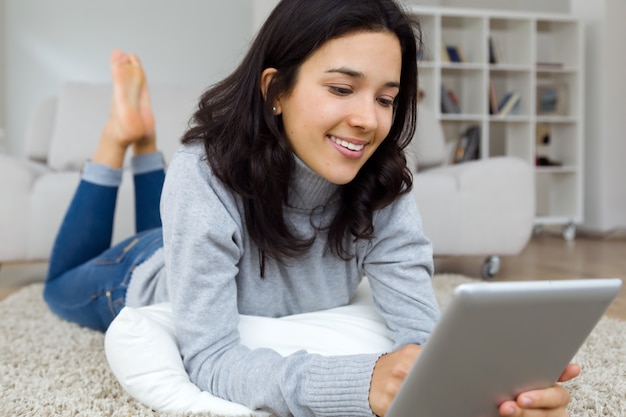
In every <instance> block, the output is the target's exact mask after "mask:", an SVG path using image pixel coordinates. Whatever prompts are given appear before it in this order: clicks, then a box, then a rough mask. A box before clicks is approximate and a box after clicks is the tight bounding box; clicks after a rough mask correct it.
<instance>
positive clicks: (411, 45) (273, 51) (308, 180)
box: [45, 0, 578, 417]
mask: <svg viewBox="0 0 626 417" xmlns="http://www.w3.org/2000/svg"><path fill="white" fill-rule="evenodd" d="M418 33H419V31H418V30H417V26H416V25H414V24H413V23H412V22H411V21H410V19H409V18H408V17H407V16H406V15H405V14H404V13H403V11H402V10H401V8H400V7H398V5H397V4H396V3H395V2H394V1H393V0H316V1H314V2H312V1H310V0H282V1H281V2H280V3H279V5H278V6H277V7H276V9H275V10H274V11H273V13H272V14H271V16H270V17H269V18H268V20H267V22H266V23H265V25H264V26H263V28H262V29H261V30H260V32H259V34H258V36H257V38H256V39H255V41H254V43H253V44H252V46H251V48H250V51H249V52H248V54H247V55H246V57H245V58H244V60H243V62H242V63H241V65H240V66H239V67H238V68H237V69H236V70H235V71H234V72H233V73H232V75H230V76H229V77H228V78H226V79H225V80H223V81H222V82H220V83H219V84H217V85H215V86H213V87H212V88H210V89H209V90H208V91H207V92H206V93H205V94H204V96H203V97H202V99H201V101H200V103H199V107H198V110H197V111H196V113H195V115H194V118H193V121H192V127H191V128H190V129H189V130H188V132H187V133H186V134H185V135H184V138H183V140H182V142H183V146H182V147H181V149H180V150H179V152H178V153H177V154H176V156H175V157H174V158H173V160H172V162H171V164H170V166H169V168H168V173H167V177H166V178H165V183H164V185H163V188H162V196H161V194H160V193H161V185H162V183H163V179H164V170H163V162H162V157H161V155H160V153H158V152H156V145H155V139H154V120H153V118H152V113H151V111H150V102H149V97H148V90H147V86H146V81H145V77H144V73H143V71H142V68H141V66H140V63H139V61H138V59H137V58H136V57H135V56H134V55H126V54H124V53H122V52H120V51H115V52H114V53H113V54H112V76H113V85H114V92H113V100H112V107H111V116H110V119H109V121H108V122H107V124H106V125H105V127H104V130H103V133H102V137H101V140H100V146H99V148H98V150H97V152H96V153H95V155H94V156H93V159H92V160H91V161H90V162H88V163H87V164H86V165H85V169H84V171H83V176H82V179H81V182H80V184H79V187H78V189H77V191H76V195H75V197H74V199H73V201H72V203H71V205H70V208H69V209H68V213H67V215H66V218H65V220H64V222H63V224H62V226H61V229H60V231H59V235H58V237H57V241H56V243H55V247H54V249H53V253H52V257H51V260H50V271H49V275H48V279H47V284H46V289H45V298H46V300H47V302H48V304H49V305H50V308H51V309H52V310H53V311H54V312H56V313H57V314H58V315H59V316H61V317H63V318H65V319H68V320H72V321H75V322H77V323H79V324H82V325H85V326H88V327H91V328H94V329H99V330H103V331H104V330H106V328H107V327H108V325H109V324H110V322H111V321H112V320H113V318H114V317H115V316H116V314H117V313H118V312H119V311H120V310H121V308H122V307H123V306H124V305H130V306H142V305H147V304H151V303H156V302H162V301H169V302H170V303H171V305H172V310H173V314H174V319H175V323H176V332H177V337H178V341H179V344H180V350H181V354H182V357H183V360H184V363H185V367H186V369H187V371H188V373H189V375H190V378H191V380H192V381H193V382H194V383H195V384H196V385H198V386H199V387H200V388H201V389H203V390H207V391H209V392H211V393H213V394H214V395H217V396H219V397H221V398H224V399H228V400H231V401H234V402H238V403H242V404H245V405H246V406H248V407H250V408H252V409H264V410H269V411H271V412H273V413H274V414H276V415H278V416H288V415H298V416H319V415H327V416H371V415H372V413H374V414H376V415H379V416H383V415H385V413H386V411H387V408H388V407H389V404H390V402H391V401H392V399H393V398H394V396H395V394H396V392H397V390H398V387H399V385H400V384H401V383H402V381H403V379H404V377H405V375H406V373H407V372H408V369H409V368H410V366H411V364H412V363H413V362H414V361H415V359H416V357H417V355H418V354H419V350H420V348H419V345H420V344H422V343H424V342H425V341H426V339H427V337H428V335H429V333H430V332H431V330H432V328H433V326H434V324H435V322H436V320H437V318H438V309H437V304H436V301H435V299H434V297H433V291H432V287H431V282H430V279H431V276H432V273H433V263H432V249H431V246H430V242H429V241H428V239H427V238H426V237H424V235H423V233H422V230H421V225H420V217H419V213H418V211H417V208H416V205H415V202H414V199H413V197H412V196H411V195H410V194H409V190H410V189H411V176H410V174H409V172H408V170H407V168H406V166H405V158H404V153H403V148H404V147H405V146H406V145H407V144H408V142H409V141H410V139H411V137H412V135H413V131H414V127H415V115H416V93H417V64H416V55H417V49H418V47H420V45H419V37H418V36H416V34H418ZM129 147H131V148H132V149H133V153H134V157H133V160H132V167H133V170H134V173H135V175H134V181H135V190H136V199H137V203H136V207H137V213H136V216H137V229H138V234H137V235H136V236H133V237H131V238H129V239H128V240H126V241H124V242H122V243H120V244H118V245H115V246H114V247H112V248H109V245H110V241H111V229H112V219H113V212H114V208H115V197H116V192H117V186H118V185H119V183H120V181H121V166H122V163H123V160H124V155H125V153H126V150H127V148H129ZM159 199H160V201H161V203H160V204H161V206H160V215H161V219H162V221H163V226H162V228H161V224H160V218H159V210H158V208H159V207H158V205H159ZM364 275H365V276H367V279H368V280H369V282H370V286H371V289H372V295H373V297H374V302H375V305H376V307H377V309H378V311H379V312H380V314H381V315H382V317H383V318H384V319H385V320H386V323H387V326H388V328H389V336H390V337H391V338H392V340H394V342H395V347H394V350H393V352H390V353H387V354H383V353H382V352H381V354H380V355H370V354H364V355H352V356H336V357H322V356H319V355H313V354H309V353H307V352H304V351H303V352H298V353H296V354H294V355H291V356H289V357H286V358H284V357H281V356H280V355H278V354H277V353H276V352H274V351H272V350H269V349H257V350H249V349H248V348H246V347H244V346H243V345H241V344H240V343H239V335H238V333H237V320H238V315H239V314H250V315H264V316H273V317H275V316H283V315H288V314H294V313H302V312H307V311H315V310H321V309H327V308H331V307H336V306H340V305H345V304H347V303H348V302H349V300H350V299H351V297H352V296H353V295H354V293H355V290H356V288H357V286H358V284H359V282H360V280H361V278H362V277H363V276H364ZM577 373H578V368H577V367H575V366H570V367H568V368H567V369H566V371H565V372H564V374H563V376H562V380H567V379H570V378H572V377H574V376H575V375H576V374H577ZM568 401H569V394H568V392H567V391H566V390H565V389H563V388H562V387H561V386H559V385H556V386H554V387H551V388H548V389H545V390H538V391H532V392H527V393H523V394H521V395H520V396H519V397H518V398H517V401H507V402H505V403H503V404H502V405H500V413H501V414H502V415H511V416H527V417H532V416H550V417H556V416H562V415H566V411H565V407H566V404H567V403H568Z"/></svg>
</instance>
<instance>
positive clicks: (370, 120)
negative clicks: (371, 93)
mask: <svg viewBox="0 0 626 417" xmlns="http://www.w3.org/2000/svg"><path fill="white" fill-rule="evenodd" d="M348 123H350V126H352V127H354V128H357V129H361V130H363V131H373V130H376V129H377V128H378V112H377V108H376V100H373V99H371V98H369V97H368V98H365V97H362V98H359V99H358V100H355V102H354V107H353V108H352V111H351V112H350V116H349V119H348Z"/></svg>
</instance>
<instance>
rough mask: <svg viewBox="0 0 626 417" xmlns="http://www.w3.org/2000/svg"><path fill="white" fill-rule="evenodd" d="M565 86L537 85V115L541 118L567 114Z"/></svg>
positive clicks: (558, 84)
mask: <svg viewBox="0 0 626 417" xmlns="http://www.w3.org/2000/svg"><path fill="white" fill-rule="evenodd" d="M566 104H567V85H565V84H560V83H557V84H554V85H538V86H537V114H538V115H541V116H565V115H566V114H567V106H566Z"/></svg>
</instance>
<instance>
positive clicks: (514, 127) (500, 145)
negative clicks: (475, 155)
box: [488, 121, 534, 161]
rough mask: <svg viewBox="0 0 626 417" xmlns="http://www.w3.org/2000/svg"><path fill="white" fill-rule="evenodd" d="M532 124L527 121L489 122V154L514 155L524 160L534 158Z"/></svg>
mask: <svg viewBox="0 0 626 417" xmlns="http://www.w3.org/2000/svg"><path fill="white" fill-rule="evenodd" d="M531 127H532V124H531V123H530V122H528V121H519V122H506V123H505V122H498V121H492V122H490V123H489V155H488V156H490V157H492V156H505V155H508V156H515V157H518V158H521V159H523V160H525V161H533V160H534V152H533V147H532V144H531V142H530V140H529V139H530V138H531V137H532V128H531Z"/></svg>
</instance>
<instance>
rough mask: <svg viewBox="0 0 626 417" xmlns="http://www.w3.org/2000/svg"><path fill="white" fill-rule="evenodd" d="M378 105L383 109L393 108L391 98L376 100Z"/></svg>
mask: <svg viewBox="0 0 626 417" xmlns="http://www.w3.org/2000/svg"><path fill="white" fill-rule="evenodd" d="M378 103H379V104H380V105H381V106H383V107H391V106H393V103H394V100H393V99H391V98H386V97H380V98H379V99H378Z"/></svg>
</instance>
